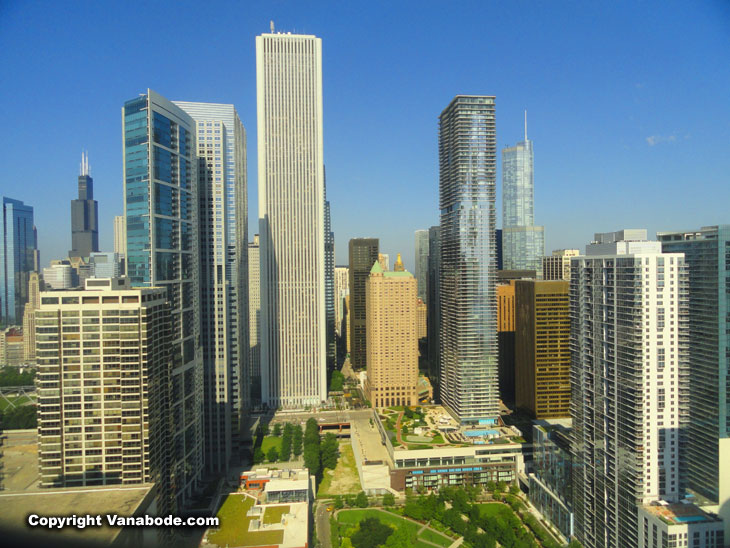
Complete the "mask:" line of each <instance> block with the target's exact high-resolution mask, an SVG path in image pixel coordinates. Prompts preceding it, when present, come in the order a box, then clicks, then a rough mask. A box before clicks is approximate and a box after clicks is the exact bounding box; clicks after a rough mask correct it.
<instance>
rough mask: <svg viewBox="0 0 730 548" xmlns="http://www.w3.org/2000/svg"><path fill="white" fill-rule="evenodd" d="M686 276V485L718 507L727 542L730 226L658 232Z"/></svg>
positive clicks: (729, 502) (729, 505) (729, 525)
mask: <svg viewBox="0 0 730 548" xmlns="http://www.w3.org/2000/svg"><path fill="white" fill-rule="evenodd" d="M657 239H658V240H659V241H660V242H661V243H662V251H664V252H666V253H684V260H685V262H686V263H687V267H688V273H689V321H688V324H689V378H688V381H689V382H688V385H689V394H688V395H689V416H688V419H689V424H688V426H687V437H686V442H685V447H686V452H685V455H684V458H683V463H682V465H683V466H682V468H684V469H685V470H686V476H687V482H686V487H687V488H688V489H689V490H690V491H691V492H693V493H695V494H696V495H699V499H700V502H701V503H702V504H703V505H705V501H706V502H707V504H709V505H710V506H717V508H718V513H719V514H720V516H721V517H722V518H723V520H724V521H725V538H726V539H730V481H728V478H730V339H728V335H727V334H728V332H730V316H728V313H729V311H730V255H729V254H728V251H730V225H719V226H706V227H702V228H701V229H699V230H694V231H690V232H659V233H657Z"/></svg>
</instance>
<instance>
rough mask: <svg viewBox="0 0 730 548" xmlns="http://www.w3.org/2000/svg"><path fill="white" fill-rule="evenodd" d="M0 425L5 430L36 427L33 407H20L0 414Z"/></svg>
mask: <svg viewBox="0 0 730 548" xmlns="http://www.w3.org/2000/svg"><path fill="white" fill-rule="evenodd" d="M0 424H2V427H3V428H4V429H5V430H26V429H28V428H35V427H36V426H37V425H38V422H37V418H36V406H35V405H20V406H18V407H11V408H9V409H5V411H4V412H2V413H0Z"/></svg>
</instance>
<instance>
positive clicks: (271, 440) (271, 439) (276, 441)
mask: <svg viewBox="0 0 730 548" xmlns="http://www.w3.org/2000/svg"><path fill="white" fill-rule="evenodd" d="M272 447H276V450H277V451H281V437H279V436H266V437H264V439H263V441H262V442H261V450H262V451H263V452H264V455H266V454H267V453H268V452H269V449H271V448H272Z"/></svg>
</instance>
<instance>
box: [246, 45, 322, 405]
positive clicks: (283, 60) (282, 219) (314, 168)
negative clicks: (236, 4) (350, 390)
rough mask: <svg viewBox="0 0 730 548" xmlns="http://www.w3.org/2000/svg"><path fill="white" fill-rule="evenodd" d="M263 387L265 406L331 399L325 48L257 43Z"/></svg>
mask: <svg viewBox="0 0 730 548" xmlns="http://www.w3.org/2000/svg"><path fill="white" fill-rule="evenodd" d="M256 104H257V112H258V170H259V193H258V194H259V228H260V231H259V232H260V237H261V250H260V251H261V313H262V314H261V382H262V393H263V394H262V396H263V401H264V403H266V404H268V405H269V406H270V407H303V406H307V405H318V404H319V403H320V402H322V401H323V400H325V399H326V398H327V386H326V377H327V372H326V365H327V364H326V359H327V325H326V315H325V272H324V267H325V256H324V255H325V253H324V247H325V242H324V157H323V147H322V40H321V39H320V38H317V37H316V36H311V35H298V34H274V33H271V34H263V35H261V36H257V37H256Z"/></svg>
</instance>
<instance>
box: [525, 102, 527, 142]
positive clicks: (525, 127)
mask: <svg viewBox="0 0 730 548" xmlns="http://www.w3.org/2000/svg"><path fill="white" fill-rule="evenodd" d="M525 141H527V109H525Z"/></svg>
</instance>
